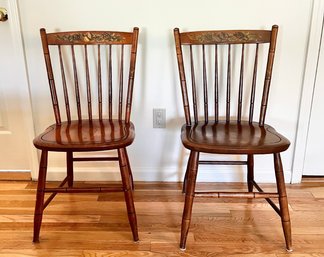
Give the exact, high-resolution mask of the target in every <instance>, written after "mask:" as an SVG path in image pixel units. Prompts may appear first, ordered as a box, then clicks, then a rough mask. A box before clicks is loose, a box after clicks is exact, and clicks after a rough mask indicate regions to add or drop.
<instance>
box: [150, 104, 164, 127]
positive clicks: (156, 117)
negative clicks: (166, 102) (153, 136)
mask: <svg viewBox="0 0 324 257" xmlns="http://www.w3.org/2000/svg"><path fill="white" fill-rule="evenodd" d="M165 127H166V115H165V109H163V108H154V109H153V128H165Z"/></svg>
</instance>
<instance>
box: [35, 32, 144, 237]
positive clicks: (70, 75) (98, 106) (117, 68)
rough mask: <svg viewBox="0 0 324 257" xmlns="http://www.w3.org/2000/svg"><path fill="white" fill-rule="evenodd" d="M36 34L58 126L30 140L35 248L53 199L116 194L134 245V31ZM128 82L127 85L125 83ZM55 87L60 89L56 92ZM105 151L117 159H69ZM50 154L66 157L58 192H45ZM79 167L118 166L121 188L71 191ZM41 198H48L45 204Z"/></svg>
mask: <svg viewBox="0 0 324 257" xmlns="http://www.w3.org/2000/svg"><path fill="white" fill-rule="evenodd" d="M40 34H41V39H42V46H43V52H44V58H45V63H46V68H47V75H48V81H49V86H50V91H51V97H52V104H53V109H54V115H55V121H56V122H55V124H53V125H51V126H49V127H48V128H47V129H46V130H45V131H44V132H43V133H42V134H40V135H39V136H38V137H36V138H35V139H34V145H35V146H36V148H38V149H40V150H41V151H42V153H41V160H40V168H39V175H38V186H37V197H36V207H35V216H34V238H33V242H39V232H40V227H41V223H42V216H43V211H44V209H45V208H46V206H47V205H48V204H49V203H50V202H51V200H53V198H54V197H55V195H56V194H57V193H69V192H71V193H82V192H117V191H118V192H119V191H121V192H124V196H125V202H126V207H127V214H128V219H129V223H130V226H131V229H132V233H133V239H134V241H138V232H137V221H136V213H135V208H134V201H133V193H132V189H133V178H132V173H131V167H130V164H129V160H128V156H127V151H126V147H127V146H129V145H130V144H131V143H132V142H133V140H134V136H135V129H134V125H133V123H132V122H131V121H130V115H131V106H132V95H133V84H134V74H135V62H136V53H137V42H138V28H134V30H133V32H116V31H73V32H58V33H46V31H45V29H41V30H40ZM52 60H53V61H52ZM127 70H129V71H128V75H127V73H126V71H127ZM127 76H128V79H125V78H124V77H126V78H127ZM125 80H127V81H125ZM125 82H126V83H127V87H126V86H125V85H124V84H126V83H125ZM58 84H61V86H60V87H58ZM115 89H116V90H115ZM106 96H107V97H106ZM73 98H74V99H75V101H73V100H72V99H73ZM113 98H114V99H116V100H117V101H113ZM60 109H65V111H62V112H61V111H60ZM103 150H117V153H118V155H117V157H109V156H107V157H75V156H73V153H75V152H91V151H103ZM49 151H55V152H65V153H66V164H67V176H66V178H65V179H64V180H63V182H62V183H61V184H60V185H59V187H57V188H46V186H45V185H46V173H47V156H48V152H49ZM78 161H117V162H119V167H120V173H121V178H122V185H121V186H114V187H96V188H94V187H89V188H84V187H82V188H81V187H75V186H73V162H78ZM66 184H67V185H66ZM45 193H52V194H51V195H50V196H49V197H48V198H47V200H46V201H44V195H45Z"/></svg>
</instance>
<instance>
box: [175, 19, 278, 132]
mask: <svg viewBox="0 0 324 257" xmlns="http://www.w3.org/2000/svg"><path fill="white" fill-rule="evenodd" d="M277 33H278V26H276V25H274V26H272V30H214V31H194V32H182V33H180V31H179V29H178V28H175V29H174V37H175V45H176V53H177V61H178V69H179V76H180V84H181V91H182V98H183V107H184V112H185V118H186V124H187V125H188V126H190V125H191V124H192V116H191V114H192V113H193V119H194V123H195V124H197V123H198V121H199V120H204V121H205V123H208V122H209V121H214V122H218V121H219V120H225V122H230V121H231V122H233V120H234V119H235V120H236V121H237V122H241V120H242V119H246V120H248V121H249V122H250V123H252V121H253V116H254V113H255V112H256V111H258V112H259V121H258V122H259V125H260V126H263V125H264V121H265V116H266V110H267V102H268V96H269V89H270V82H271V74H272V67H273V61H274V54H275V48H276V39H277ZM260 70H261V72H260ZM187 74H189V76H187ZM259 74H261V76H259ZM263 74H264V75H263ZM259 84H263V88H261V90H258V85H259ZM259 87H260V86H259ZM220 99H224V100H223V101H221V100H220ZM257 102H259V103H260V104H259V105H257V104H256V103H257Z"/></svg>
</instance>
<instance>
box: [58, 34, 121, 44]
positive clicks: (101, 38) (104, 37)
mask: <svg viewBox="0 0 324 257" xmlns="http://www.w3.org/2000/svg"><path fill="white" fill-rule="evenodd" d="M57 38H58V39H59V40H64V41H68V42H73V41H78V42H85V43H89V42H105V41H109V42H120V41H122V40H124V39H125V38H123V37H122V36H120V35H119V34H116V33H109V32H106V33H95V32H85V33H79V32H78V33H73V34H68V35H57Z"/></svg>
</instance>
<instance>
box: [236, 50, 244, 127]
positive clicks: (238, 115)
mask: <svg viewBox="0 0 324 257" xmlns="http://www.w3.org/2000/svg"><path fill="white" fill-rule="evenodd" d="M243 72H244V44H242V54H241V68H240V82H239V94H238V109H237V121H238V122H241V118H242V98H243Z"/></svg>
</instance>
